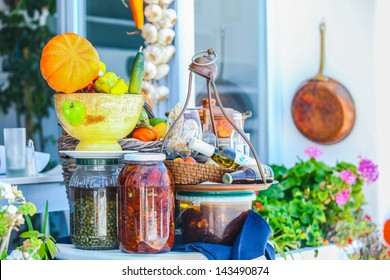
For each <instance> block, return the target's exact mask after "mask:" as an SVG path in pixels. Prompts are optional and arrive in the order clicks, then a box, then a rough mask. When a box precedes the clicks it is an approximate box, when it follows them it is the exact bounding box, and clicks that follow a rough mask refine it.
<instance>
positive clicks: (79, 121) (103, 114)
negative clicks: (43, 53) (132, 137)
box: [54, 93, 144, 151]
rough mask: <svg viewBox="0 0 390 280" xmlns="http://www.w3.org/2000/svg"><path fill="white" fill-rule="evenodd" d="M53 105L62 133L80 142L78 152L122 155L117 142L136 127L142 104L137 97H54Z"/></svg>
mask: <svg viewBox="0 0 390 280" xmlns="http://www.w3.org/2000/svg"><path fill="white" fill-rule="evenodd" d="M54 103H55V109H56V112H57V116H58V119H59V122H60V124H61V125H62V127H63V128H64V130H65V131H66V132H67V133H69V134H70V135H72V136H73V137H74V138H76V139H78V140H80V143H79V144H78V145H77V146H76V150H77V151H121V150H122V148H121V146H120V145H119V144H118V140H119V139H122V138H124V137H125V136H127V135H128V134H129V133H130V132H131V131H132V130H133V129H134V127H135V126H136V124H137V122H138V120H139V118H140V115H141V110H142V107H143V105H144V100H143V97H142V95H137V94H123V95H113V94H107V93H67V94H65V93H57V94H55V95H54Z"/></svg>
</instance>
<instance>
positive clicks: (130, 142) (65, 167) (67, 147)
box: [57, 135, 162, 195]
mask: <svg viewBox="0 0 390 280" xmlns="http://www.w3.org/2000/svg"><path fill="white" fill-rule="evenodd" d="M78 143H79V140H77V139H76V138H74V137H72V136H70V135H66V136H61V137H59V138H58V140H57V144H58V150H59V151H73V150H74V149H75V148H76V146H77V144H78ZM119 145H121V147H122V149H123V150H125V151H129V150H132V151H139V152H145V153H159V152H160V150H161V146H162V141H150V142H143V141H140V140H138V139H135V138H126V139H121V140H119ZM59 155H60V163H61V166H62V175H63V177H64V182H65V187H66V194H67V195H68V193H69V189H68V188H69V180H70V177H72V174H73V173H74V172H75V171H76V160H75V159H74V158H72V157H70V156H68V155H65V154H63V153H60V154H59Z"/></svg>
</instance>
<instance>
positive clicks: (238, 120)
mask: <svg viewBox="0 0 390 280" xmlns="http://www.w3.org/2000/svg"><path fill="white" fill-rule="evenodd" d="M233 120H234V123H235V125H237V127H238V128H239V129H240V130H241V131H242V132H244V129H243V127H242V114H241V113H235V114H233ZM230 148H232V149H233V150H236V151H238V152H240V153H242V154H244V155H247V156H249V145H248V143H246V142H245V140H244V138H243V137H242V136H241V135H240V133H238V131H237V130H235V129H233V131H232V134H231V135H230Z"/></svg>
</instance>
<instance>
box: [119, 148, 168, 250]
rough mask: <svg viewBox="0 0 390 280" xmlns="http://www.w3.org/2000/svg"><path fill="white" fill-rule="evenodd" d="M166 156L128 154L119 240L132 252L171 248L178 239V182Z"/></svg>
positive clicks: (122, 181) (122, 183)
mask: <svg viewBox="0 0 390 280" xmlns="http://www.w3.org/2000/svg"><path fill="white" fill-rule="evenodd" d="M164 160H165V155H164V154H159V153H136V154H127V155H125V166H124V167H123V169H122V171H121V173H120V175H119V184H120V188H119V193H118V227H119V228H118V238H119V240H118V242H119V248H120V249H121V250H122V251H124V252H128V253H155V252H166V251H169V250H170V249H171V248H172V246H173V242H174V231H175V224H174V205H175V198H174V185H173V183H174V181H173V177H172V174H171V172H170V171H169V169H167V168H166V166H165V164H164Z"/></svg>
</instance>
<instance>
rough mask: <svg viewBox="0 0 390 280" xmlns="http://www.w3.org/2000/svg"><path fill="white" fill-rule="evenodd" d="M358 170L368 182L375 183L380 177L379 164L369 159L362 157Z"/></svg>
mask: <svg viewBox="0 0 390 280" xmlns="http://www.w3.org/2000/svg"><path fill="white" fill-rule="evenodd" d="M357 170H358V172H359V174H360V175H361V176H362V178H363V180H364V182H366V183H367V184H370V183H374V182H375V181H376V180H377V179H378V177H379V171H378V165H376V164H374V163H373V162H372V161H371V160H369V159H365V158H361V161H360V163H359V166H358V169H357Z"/></svg>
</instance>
